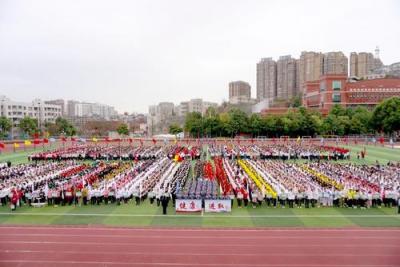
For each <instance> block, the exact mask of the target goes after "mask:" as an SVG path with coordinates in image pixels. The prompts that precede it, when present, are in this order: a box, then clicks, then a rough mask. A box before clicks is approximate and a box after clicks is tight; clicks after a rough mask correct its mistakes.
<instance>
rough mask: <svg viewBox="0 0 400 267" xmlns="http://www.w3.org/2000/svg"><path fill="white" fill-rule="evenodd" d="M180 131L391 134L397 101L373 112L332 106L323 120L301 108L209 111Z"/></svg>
mask: <svg viewBox="0 0 400 267" xmlns="http://www.w3.org/2000/svg"><path fill="white" fill-rule="evenodd" d="M184 130H185V131H186V132H187V133H189V134H190V136H191V137H219V136H221V137H234V136H236V135H238V134H247V135H251V136H253V137H256V136H266V137H279V136H290V137H297V136H316V135H339V136H343V135H352V134H354V135H358V134H375V133H382V132H383V133H386V134H394V133H396V132H398V131H400V98H399V97H392V98H389V99H386V100H384V101H383V102H381V103H380V104H378V105H377V106H376V107H375V108H374V109H373V110H368V109H367V108H365V107H362V106H358V107H355V108H344V107H342V106H341V105H335V106H334V107H333V108H332V109H331V110H330V111H329V114H328V115H327V116H325V117H323V116H322V115H321V114H320V113H319V112H317V111H313V110H310V109H306V108H304V107H300V108H298V109H296V110H289V111H288V112H287V113H286V114H283V115H266V116H261V115H259V114H251V115H250V116H249V115H247V114H246V113H245V112H243V111H240V110H238V109H231V110H230V111H229V112H225V113H217V112H216V110H215V109H214V108H210V109H208V110H207V112H206V114H204V116H202V114H200V113H198V112H192V113H189V114H187V116H186V120H185V125H184Z"/></svg>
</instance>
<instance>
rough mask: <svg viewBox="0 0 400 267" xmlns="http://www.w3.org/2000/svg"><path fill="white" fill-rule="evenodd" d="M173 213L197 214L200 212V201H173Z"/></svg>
mask: <svg viewBox="0 0 400 267" xmlns="http://www.w3.org/2000/svg"><path fill="white" fill-rule="evenodd" d="M175 211H179V212H199V211H201V200H199V199H177V200H176V201H175Z"/></svg>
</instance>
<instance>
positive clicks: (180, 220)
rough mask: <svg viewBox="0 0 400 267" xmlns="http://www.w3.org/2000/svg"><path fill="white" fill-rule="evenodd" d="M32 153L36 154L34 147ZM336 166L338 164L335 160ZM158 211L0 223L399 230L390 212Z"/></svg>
mask: <svg viewBox="0 0 400 267" xmlns="http://www.w3.org/2000/svg"><path fill="white" fill-rule="evenodd" d="M345 147H347V148H350V149H351V160H350V161H346V162H351V163H355V164H374V163H375V162H376V160H378V161H379V162H380V163H381V164H386V163H387V162H388V161H392V162H393V161H400V150H399V149H391V148H385V147H381V146H365V147H366V150H367V157H366V158H365V159H364V160H362V159H360V160H357V152H359V151H361V150H362V149H363V148H364V145H351V146H345ZM36 151H39V148H37V150H36ZM29 153H32V151H26V152H25V151H21V152H17V153H7V154H1V155H0V162H4V161H11V162H12V163H13V164H20V163H26V162H27V156H28V155H29ZM340 162H341V161H340ZM161 213H162V212H161V207H157V206H155V205H150V203H148V202H147V201H146V202H144V203H142V204H141V205H140V206H135V205H134V204H132V203H130V204H128V205H121V206H117V205H101V206H65V207H61V206H59V207H43V208H32V207H26V206H24V207H21V208H19V209H18V210H17V211H16V212H13V213H11V212H10V210H9V208H8V207H0V224H44V225H52V224H63V225H64V224H72V225H73V224H80V225H113V226H172V227H175V226H176V227H286V226H287V227H400V215H398V214H397V209H395V208H391V209H390V208H373V209H363V210H361V209H348V208H312V209H305V208H302V209H298V208H294V209H288V208H286V209H282V208H277V209H274V208H267V207H266V206H263V207H257V208H255V209H253V208H252V207H247V208H238V207H236V205H234V207H233V209H232V212H231V213H229V214H209V213H207V214H175V211H174V208H173V207H172V206H171V205H170V207H169V210H168V216H163V215H162V214H161Z"/></svg>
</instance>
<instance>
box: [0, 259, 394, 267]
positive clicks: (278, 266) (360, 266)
mask: <svg viewBox="0 0 400 267" xmlns="http://www.w3.org/2000/svg"><path fill="white" fill-rule="evenodd" d="M0 263H20V264H23V263H26V264H28V265H29V264H32V263H42V264H55V266H57V265H59V264H72V265H75V264H76V265H78V266H80V265H82V264H85V265H87V264H91V265H96V266H108V265H128V266H147V265H150V266H189V265H190V266H244V267H248V266H249V264H244V263H243V264H242V263H195V262H191V263H169V262H113V261H45V260H43V261H42V260H0ZM251 266H255V267H304V266H308V267H398V265H390V264H308V263H305V264H301V263H297V264H273V263H271V264H269V263H261V264H254V263H252V264H251Z"/></svg>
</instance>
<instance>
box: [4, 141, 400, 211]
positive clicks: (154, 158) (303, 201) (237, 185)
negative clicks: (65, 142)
mask: <svg viewBox="0 0 400 267" xmlns="http://www.w3.org/2000/svg"><path fill="white" fill-rule="evenodd" d="M349 156H350V153H349V151H348V150H346V149H343V148H339V147H335V146H323V145H313V144H308V145H304V144H299V143H292V144H282V143H281V144H261V145H260V144H248V145H233V144H231V143H227V144H213V143H211V144H202V145H197V146H196V145H193V146H185V145H178V144H175V145H168V146H147V147H145V146H140V147H131V146H122V147H121V146H113V145H109V144H102V145H86V144H84V145H79V146H74V147H68V148H59V149H57V150H53V151H47V152H40V153H36V154H33V155H31V156H30V160H31V162H30V163H29V164H23V165H16V166H10V165H8V164H0V202H1V205H8V204H10V206H11V208H12V209H13V210H14V209H16V208H17V207H19V206H21V205H25V204H26V205H33V206H35V205H44V204H47V205H109V204H116V205H121V204H129V203H134V204H135V205H140V204H141V203H142V202H143V201H149V202H150V203H151V204H152V205H158V206H159V205H163V207H164V208H165V205H164V204H165V203H166V205H168V201H169V200H170V199H171V200H172V205H174V204H175V200H176V199H202V200H206V199H230V200H231V203H232V205H233V204H234V203H236V205H237V206H238V207H239V208H240V207H243V206H249V205H250V206H253V207H254V208H256V207H259V206H268V207H275V208H276V207H282V208H284V207H289V208H294V207H305V208H311V207H317V206H318V207H320V206H336V207H353V208H354V207H363V208H369V207H375V206H381V205H385V206H388V207H390V206H396V205H398V200H399V197H400V163H388V164H387V165H379V164H376V165H373V166H367V165H354V164H350V163H343V162H340V161H341V160H343V159H347V158H349ZM301 159H302V160H301Z"/></svg>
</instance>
